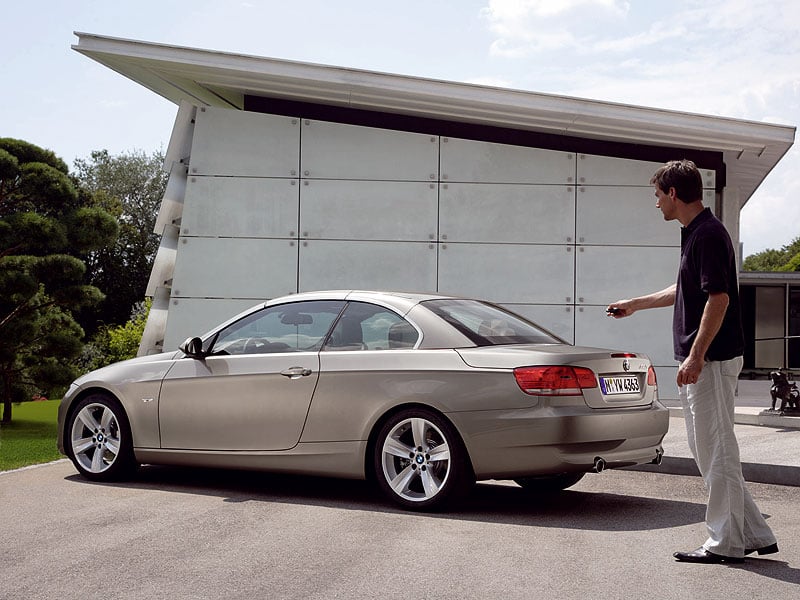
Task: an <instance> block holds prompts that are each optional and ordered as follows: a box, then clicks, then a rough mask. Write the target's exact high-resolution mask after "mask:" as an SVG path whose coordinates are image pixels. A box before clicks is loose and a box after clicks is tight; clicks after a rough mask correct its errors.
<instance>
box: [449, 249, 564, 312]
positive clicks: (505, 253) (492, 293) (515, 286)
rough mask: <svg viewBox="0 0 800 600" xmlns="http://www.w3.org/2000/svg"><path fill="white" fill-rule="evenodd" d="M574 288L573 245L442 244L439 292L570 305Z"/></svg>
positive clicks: (502, 299)
mask: <svg viewBox="0 0 800 600" xmlns="http://www.w3.org/2000/svg"><path fill="white" fill-rule="evenodd" d="M573 289H574V258H573V248H572V247H571V246H545V245H541V246H540V245H521V244H519V245H518V244H461V243H455V244H451V243H448V244H443V245H442V247H441V249H440V251H439V291H440V292H443V293H445V294H455V295H464V296H471V297H474V298H484V299H486V300H492V301H493V302H500V303H510V302H513V303H517V304H528V303H536V304H568V303H570V304H571V303H572V297H573Z"/></svg>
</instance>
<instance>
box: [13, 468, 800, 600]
mask: <svg viewBox="0 0 800 600" xmlns="http://www.w3.org/2000/svg"><path fill="white" fill-rule="evenodd" d="M751 491H752V492H753V495H754V497H755V498H756V501H757V502H758V503H759V505H760V507H761V508H762V510H764V512H765V513H768V514H769V515H770V520H769V522H770V523H771V524H772V526H773V528H774V529H775V531H776V533H777V534H778V536H779V543H780V546H781V550H782V552H781V553H780V554H778V555H775V556H774V558H772V559H764V558H762V559H752V560H748V561H747V562H746V563H745V564H744V565H743V566H732V567H727V566H719V565H713V566H706V565H686V564H679V563H676V562H674V561H673V560H672V558H671V553H672V552H673V551H675V550H679V549H682V550H686V549H692V548H694V547H696V546H698V545H699V544H700V543H701V542H702V541H703V539H704V525H703V524H702V519H703V513H704V504H703V503H704V497H705V495H704V490H703V488H702V482H701V480H700V479H699V478H697V477H686V476H678V475H664V474H653V473H645V472H633V471H606V472H604V473H602V474H601V475H591V476H587V477H586V478H584V480H583V481H582V482H580V483H579V484H578V485H577V486H575V488H574V489H573V490H571V491H567V492H565V493H563V494H561V495H558V496H555V497H553V498H551V499H542V498H534V497H531V496H529V495H527V494H526V493H525V492H523V491H522V490H521V489H520V488H517V487H516V486H515V485H514V484H512V483H510V482H497V483H491V484H480V485H478V486H477V487H476V489H475V491H474V493H473V494H472V495H471V496H470V498H469V499H468V500H467V501H466V503H465V505H464V506H463V507H462V508H461V509H460V510H459V511H458V512H455V513H451V514H441V515H427V514H414V513H408V512H402V511H399V510H396V509H394V508H393V507H391V506H388V505H387V504H385V503H384V501H383V500H382V499H381V498H380V497H379V496H378V494H377V493H375V492H374V491H373V490H372V488H371V487H370V486H369V485H368V484H366V483H364V482H350V481H331V480H326V479H316V478H299V477H280V476H270V475H264V474H252V473H223V472H218V471H205V470H179V469H172V468H162V467H159V468H153V467H150V468H146V469H143V470H142V471H141V472H140V475H139V477H138V478H137V480H136V481H134V482H132V483H127V484H118V485H105V484H93V483H88V482H86V481H84V480H82V479H81V478H79V477H78V476H77V475H76V474H75V471H74V470H73V468H72V465H71V464H70V463H68V462H66V461H62V462H58V463H53V464H51V465H46V466H43V467H38V468H33V469H28V470H23V471H18V472H12V473H4V474H0V503H1V504H2V512H0V515H2V517H0V518H1V519H2V525H1V526H0V565H2V566H0V598H3V599H11V598H14V599H16V598H19V599H25V600H30V599H35V598H48V599H49V598H53V599H56V598H57V599H59V600H66V599H70V598H80V599H89V598H103V599H109V600H110V599H124V598H146V599H150V598H170V599H173V600H174V599H181V598H193V599H194V598H210V599H214V600H219V599H222V598H254V599H262V598H298V599H299V598H303V599H306V598H312V599H316V598H319V599H323V598H325V599H327V598H398V599H399V598H403V599H427V598H430V599H434V598H437V599H450V598H452V599H459V600H463V599H467V598H480V599H486V598H504V599H505V598H509V599H513V598H548V599H562V598H582V599H585V598H595V597H596V598H603V599H606V598H608V599H614V598H626V599H640V598H659V600H661V599H670V598H682V599H683V598H689V597H702V598H704V599H713V598H725V599H726V600H727V599H729V598H746V597H747V598H770V599H778V598H790V597H797V595H798V594H799V593H800V586H798V584H800V558H798V555H799V554H800V535H799V534H800V519H798V516H797V515H798V506H800V488H793V487H781V486H771V485H765V484H752V485H751Z"/></svg>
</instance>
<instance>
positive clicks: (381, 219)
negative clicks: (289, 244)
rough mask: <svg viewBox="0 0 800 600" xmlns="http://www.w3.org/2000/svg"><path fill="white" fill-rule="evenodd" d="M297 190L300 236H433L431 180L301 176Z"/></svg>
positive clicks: (434, 197)
mask: <svg viewBox="0 0 800 600" xmlns="http://www.w3.org/2000/svg"><path fill="white" fill-rule="evenodd" d="M300 192H301V196H300V232H301V237H303V238H308V239H334V240H336V239H338V240H389V241H393V240H394V241H428V242H429V241H432V240H435V239H436V218H437V186H436V184H434V183H422V182H407V181H341V180H339V181H332V180H311V181H309V180H306V181H304V182H303V185H302V186H300Z"/></svg>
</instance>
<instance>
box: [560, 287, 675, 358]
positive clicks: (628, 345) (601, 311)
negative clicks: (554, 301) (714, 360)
mask: <svg viewBox="0 0 800 600" xmlns="http://www.w3.org/2000/svg"><path fill="white" fill-rule="evenodd" d="M612 300H617V298H613V299H612ZM575 332H576V333H575V343H576V344H578V345H580V346H596V347H601V348H614V349H617V350H624V351H629V352H642V353H644V354H647V355H648V356H649V357H650V360H651V361H653V364H656V365H662V366H672V365H674V364H675V360H674V354H675V353H674V351H673V349H672V307H667V308H661V309H652V310H642V311H639V312H637V313H635V314H633V315H632V316H630V317H625V318H624V319H614V318H613V317H609V316H608V315H607V314H606V311H605V306H581V307H578V308H577V310H576V312H575Z"/></svg>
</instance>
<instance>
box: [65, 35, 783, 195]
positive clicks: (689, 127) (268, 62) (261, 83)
mask: <svg viewBox="0 0 800 600" xmlns="http://www.w3.org/2000/svg"><path fill="white" fill-rule="evenodd" d="M75 35H77V36H78V44H76V45H74V46H72V47H73V49H74V50H76V51H78V52H80V53H81V54H84V55H86V56H88V57H89V58H92V59H93V60H96V61H97V62H99V63H101V64H103V65H105V66H107V67H108V68H110V69H112V70H114V71H116V72H118V73H120V74H121V75H124V76H125V77H127V78H129V79H131V80H133V81H135V82H137V83H139V84H141V85H143V86H144V87H146V88H148V89H150V90H152V91H153V92H155V93H156V94H158V95H160V96H162V97H164V98H166V99H167V100H170V101H172V102H174V103H175V104H178V105H179V104H180V103H181V102H183V101H186V102H189V103H191V104H195V105H198V106H222V107H229V108H235V109H240V110H241V109H243V107H244V98H245V96H257V97H264V98H276V99H281V100H293V101H301V102H310V103H316V104H323V105H330V106H339V107H347V108H355V109H361V110H370V111H380V112H386V113H392V114H398V115H408V116H415V117H426V118H434V119H441V120H448V121H453V122H463V123H471V124H478V125H489V126H496V127H505V128H515V129H521V130H527V131H534V132H541V133H551V134H558V135H566V136H572V137H584V138H589V139H595V140H605V141H609V142H625V143H633V144H643V145H649V146H660V147H675V148H682V149H695V150H705V151H715V152H722V153H723V156H724V161H725V163H726V166H727V186H728V187H731V186H733V187H735V188H737V190H738V195H739V199H740V203H741V206H743V205H744V204H745V202H747V200H748V199H749V198H750V196H752V194H753V192H755V190H756V188H758V186H759V185H760V184H761V182H762V181H763V180H764V178H766V176H767V175H768V174H769V172H770V171H771V170H772V169H773V168H774V167H775V165H776V164H778V162H779V161H780V159H781V158H782V157H783V156H784V154H786V152H787V151H788V150H789V148H790V147H791V146H792V144H793V143H794V137H795V130H796V128H795V127H791V126H786V125H774V124H770V123H759V122H753V121H744V120H738V119H731V118H725V117H715V116H706V115H698V114H693V113H685V112H678V111H669V110H662V109H655V108H646V107H641V106H631V105H625V104H617V103H611V102H600V101H597V100H585V99H580V98H572V97H567V96H556V95H550V94H540V93H533V92H526V91H519V90H510V89H505V88H495V87H487V86H481V85H474V84H466V83H455V82H450V81H441V80H435V79H423V78H419V77H409V76H404V75H393V74H387V73H379V72H373V71H363V70H356V69H348V68H342V67H331V66H325V65H317V64H310V63H302V62H294V61H286V60H278V59H273V58H262V57H256V56H247V55H241V54H231V53H225V52H217V51H210V50H201V49H194V48H185V47H179V46H171V45H163V44H155V43H151V42H140V41H134V40H126V39H119V38H112V37H106V36H99V35H94V34H88V33H77V32H76V34H75Z"/></svg>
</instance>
